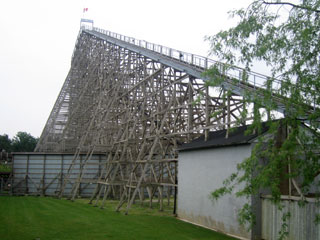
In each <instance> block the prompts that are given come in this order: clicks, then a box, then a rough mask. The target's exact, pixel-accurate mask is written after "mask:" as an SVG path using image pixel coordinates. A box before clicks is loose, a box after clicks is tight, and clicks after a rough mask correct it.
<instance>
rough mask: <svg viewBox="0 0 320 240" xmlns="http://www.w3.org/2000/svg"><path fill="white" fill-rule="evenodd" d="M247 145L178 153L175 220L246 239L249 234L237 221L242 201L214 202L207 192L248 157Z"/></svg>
mask: <svg viewBox="0 0 320 240" xmlns="http://www.w3.org/2000/svg"><path fill="white" fill-rule="evenodd" d="M250 154H251V146H250V145H239V146H229V147H220V148H211V149H204V150H193V151H181V152H180V153H179V165H178V172H179V174H178V211H177V212H178V217H180V218H181V219H185V220H188V221H191V222H194V223H197V224H200V225H203V226H206V227H209V228H213V229H215V230H219V231H222V232H225V233H229V234H232V235H236V236H239V237H243V238H248V239H249V238H250V236H251V233H250V232H249V231H247V229H246V228H245V227H243V226H241V225H240V224H239V223H238V220H237V213H238V210H239V209H240V208H241V207H242V205H243V204H244V203H245V202H246V199H244V198H242V199H239V198H236V197H235V196H234V195H226V196H224V197H222V198H221V199H219V200H217V201H214V202H213V201H212V200H211V199H209V195H210V193H211V192H212V191H213V190H214V189H215V188H218V187H221V186H222V182H223V180H224V179H226V178H227V177H228V176H230V174H231V173H233V172H235V171H236V166H237V164H238V163H240V162H241V161H242V160H243V159H245V158H246V157H248V156H250Z"/></svg>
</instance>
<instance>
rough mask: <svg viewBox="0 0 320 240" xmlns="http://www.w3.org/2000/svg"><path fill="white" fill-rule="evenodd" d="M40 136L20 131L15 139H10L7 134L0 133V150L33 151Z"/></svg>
mask: <svg viewBox="0 0 320 240" xmlns="http://www.w3.org/2000/svg"><path fill="white" fill-rule="evenodd" d="M38 140H39V139H38V138H35V137H33V136H32V135H31V134H29V133H26V132H18V133H17V134H16V136H14V137H13V139H10V138H9V136H8V135H7V134H3V135H0V151H2V150H5V152H9V153H10V152H33V150H34V149H35V147H36V145H37V143H38Z"/></svg>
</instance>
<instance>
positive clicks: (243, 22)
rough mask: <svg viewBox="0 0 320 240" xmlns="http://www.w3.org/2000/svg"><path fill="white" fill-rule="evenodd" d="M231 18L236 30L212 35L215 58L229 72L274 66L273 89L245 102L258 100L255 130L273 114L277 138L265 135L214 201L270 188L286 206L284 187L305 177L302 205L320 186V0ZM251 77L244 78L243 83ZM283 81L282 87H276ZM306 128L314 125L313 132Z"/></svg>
mask: <svg viewBox="0 0 320 240" xmlns="http://www.w3.org/2000/svg"><path fill="white" fill-rule="evenodd" d="M231 16H232V17H236V18H239V22H238V23H237V25H236V26H235V27H233V28H230V29H228V30H225V31H221V32H219V33H218V34H216V35H214V36H208V37H206V40H207V41H209V42H210V46H211V54H212V55H214V56H218V57H219V58H220V60H221V61H223V62H224V63H225V65H224V67H225V68H228V67H230V66H232V65H241V66H244V69H245V71H250V70H251V69H252V67H253V66H254V64H255V63H256V62H259V63H260V64H261V63H264V64H266V65H267V66H268V67H269V69H270V73H271V74H270V75H271V76H270V78H268V79H267V81H266V82H265V85H266V88H265V89H264V90H261V91H255V92H246V93H245V94H244V96H243V97H244V101H245V102H254V103H255V109H254V110H253V112H254V113H255V114H254V120H253V124H252V127H251V130H257V129H261V125H262V122H263V121H265V120H266V117H265V115H264V114H261V111H260V110H261V109H264V113H267V115H268V121H267V125H269V133H270V136H275V137H274V138H271V139H269V140H266V139H263V138H262V137H261V138H260V139H259V143H258V144H257V145H256V147H255V148H254V150H253V154H252V156H251V157H249V158H248V159H245V160H244V161H243V162H242V163H241V164H239V166H238V171H237V172H236V173H234V174H232V176H230V177H229V178H228V179H226V180H225V181H224V185H223V186H222V187H221V188H219V189H216V190H215V191H214V192H213V193H212V197H213V198H219V197H220V196H222V195H224V194H227V193H230V192H231V191H232V190H233V189H234V187H235V186H236V185H239V184H242V186H244V187H242V188H241V190H240V191H238V192H237V195H238V196H246V197H250V196H251V195H254V194H257V193H258V192H259V190H260V189H267V190H268V191H269V192H270V194H271V195H272V199H273V201H274V202H275V203H277V204H279V203H280V196H281V184H282V183H283V182H284V181H291V180H292V179H297V178H299V179H300V182H299V186H298V187H299V188H300V192H299V191H298V192H299V193H298V194H299V196H301V199H302V200H303V198H304V197H305V196H306V195H307V194H308V192H309V190H310V186H311V185H312V184H320V182H319V180H316V177H317V176H318V175H319V173H320V172H319V170H320V159H319V154H318V153H317V151H316V150H319V146H320V137H319V134H318V132H319V124H320V122H319V119H320V108H319V107H320V94H319V90H320V40H319V39H320V0H301V1H300V2H299V3H298V4H295V3H292V2H282V1H279V0H277V1H264V0H256V1H253V2H252V3H251V4H250V5H249V6H248V7H247V8H246V9H240V10H236V11H233V12H231ZM221 74H222V72H221V68H220V67H218V66H213V67H212V68H211V69H209V70H208V71H207V72H206V76H208V77H209V78H210V79H211V80H210V84H211V85H214V86H219V85H220V83H221V79H220V78H219V76H221ZM247 80H248V79H247V76H244V77H243V81H247ZM278 80H280V82H281V86H280V87H279V88H273V87H272V86H273V83H274V82H276V81H278ZM275 96H276V97H277V101H276V100H275V99H276V98H275ZM279 99H281V101H282V104H283V108H284V111H283V112H284V119H283V120H281V121H273V120H275V119H277V118H278V117H279V114H276V111H277V109H278V107H279ZM248 114H249V113H247V112H246V113H245V114H244V116H243V118H246V117H248ZM301 124H305V125H306V126H307V127H308V129H309V130H308V131H307V132H308V133H307V132H306V131H305V130H303V128H301V127H300V126H301ZM283 126H285V128H283ZM281 132H282V133H285V134H282V135H286V136H285V138H283V139H280V138H279V136H280V135H281V134H280V133H281ZM310 132H311V133H313V134H310ZM261 159H267V163H266V164H265V165H261V164H260V163H261ZM288 169H289V171H288ZM253 173H254V174H253ZM318 186H319V185H318ZM279 206H280V204H279ZM240 219H241V220H242V221H243V222H246V221H247V222H250V223H251V224H252V223H254V216H253V215H252V212H250V208H249V207H248V205H245V206H244V207H243V209H242V211H241V213H240ZM284 232H285V231H284Z"/></svg>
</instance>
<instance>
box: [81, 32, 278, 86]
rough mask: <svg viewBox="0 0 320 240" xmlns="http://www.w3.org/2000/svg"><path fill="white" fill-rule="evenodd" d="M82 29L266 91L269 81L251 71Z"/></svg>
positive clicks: (114, 34) (115, 35) (274, 83)
mask: <svg viewBox="0 0 320 240" xmlns="http://www.w3.org/2000/svg"><path fill="white" fill-rule="evenodd" d="M82 29H87V30H91V31H96V32H98V33H102V34H104V35H107V36H109V37H112V38H116V39H118V40H120V41H124V42H127V43H130V44H134V45H136V46H139V47H142V48H145V49H148V50H150V51H153V52H156V53H158V54H161V55H163V56H166V57H170V58H173V59H175V60H177V61H180V62H183V63H187V64H190V65H192V66H193V67H196V68H199V69H201V70H206V69H209V68H210V67H212V66H213V65H215V66H218V68H219V70H220V71H221V72H223V74H224V75H226V76H228V77H230V78H231V79H234V80H237V81H239V83H243V82H246V83H248V84H250V85H252V86H253V87H254V88H262V89H266V88H267V84H266V82H267V80H268V79H270V78H269V77H267V76H265V75H262V74H259V73H256V72H252V71H250V72H248V71H246V70H245V69H243V68H240V67H236V66H230V65H227V64H225V63H222V62H218V61H215V60H213V59H209V58H207V57H203V56H199V55H196V54H191V53H187V52H183V51H179V50H176V49H173V48H169V47H165V46H162V45H159V44H154V43H150V42H147V41H145V40H139V39H136V38H133V37H128V36H124V35H121V34H118V33H114V32H111V31H108V30H104V29H101V28H97V27H93V28H92V27H88V26H82ZM244 76H246V77H244ZM269 88H271V90H273V91H278V90H279V89H280V88H281V81H280V80H278V79H272V86H269Z"/></svg>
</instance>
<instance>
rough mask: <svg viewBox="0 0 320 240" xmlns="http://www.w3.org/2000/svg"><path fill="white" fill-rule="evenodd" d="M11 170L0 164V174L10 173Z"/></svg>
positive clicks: (9, 167)
mask: <svg viewBox="0 0 320 240" xmlns="http://www.w3.org/2000/svg"><path fill="white" fill-rule="evenodd" d="M11 171H12V168H11V166H9V165H6V164H0V172H11Z"/></svg>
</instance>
